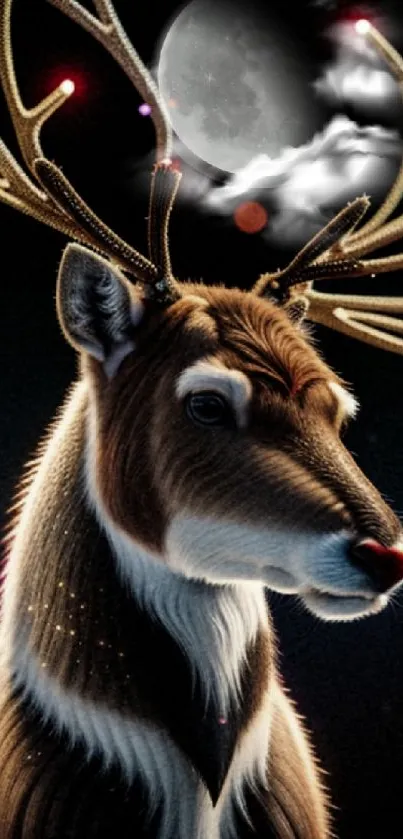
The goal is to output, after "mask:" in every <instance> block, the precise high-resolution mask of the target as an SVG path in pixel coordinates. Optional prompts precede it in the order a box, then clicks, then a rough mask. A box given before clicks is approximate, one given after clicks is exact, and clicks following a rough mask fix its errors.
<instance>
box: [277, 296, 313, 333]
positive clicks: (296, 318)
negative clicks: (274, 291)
mask: <svg viewBox="0 0 403 839" xmlns="http://www.w3.org/2000/svg"><path fill="white" fill-rule="evenodd" d="M281 308H282V310H283V312H285V313H286V315H287V317H288V318H289V319H290V321H291V323H293V324H294V326H299V324H300V323H302V321H303V320H304V319H305V317H306V315H307V312H308V309H309V300H308V298H307V297H303V296H302V295H295V296H294V297H290V299H289V300H287V301H286V302H285V303H284V304H283V306H282V307H281Z"/></svg>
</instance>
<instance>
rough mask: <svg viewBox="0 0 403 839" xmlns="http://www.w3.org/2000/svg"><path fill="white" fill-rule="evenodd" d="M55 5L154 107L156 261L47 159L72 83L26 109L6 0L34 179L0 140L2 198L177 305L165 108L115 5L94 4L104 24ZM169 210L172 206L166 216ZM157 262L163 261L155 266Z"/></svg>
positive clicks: (2, 34)
mask: <svg viewBox="0 0 403 839" xmlns="http://www.w3.org/2000/svg"><path fill="white" fill-rule="evenodd" d="M49 2H50V3H51V4H52V5H53V6H55V7H57V8H59V9H60V10H61V11H63V12H65V13H66V14H67V15H69V17H71V18H72V20H74V21H76V22H77V23H79V24H80V25H81V26H83V27H84V28H85V29H86V30H87V31H88V32H89V33H90V34H92V35H93V36H94V37H95V38H97V40H98V41H100V42H101V44H102V45H103V46H104V47H105V49H107V50H108V52H109V53H110V54H111V55H112V56H113V57H114V58H115V59H116V61H117V62H118V63H119V64H120V66H121V67H122V68H123V70H124V71H125V73H126V74H127V75H128V77H129V78H130V80H131V81H132V82H133V84H134V86H135V87H136V89H137V90H138V92H139V93H140V95H141V96H143V97H144V98H145V99H147V102H148V104H150V105H151V113H152V118H153V122H154V126H155V130H156V137H157V153H156V156H157V164H156V167H155V169H154V172H153V176H152V177H153V183H152V190H151V193H152V196H153V198H152V200H151V204H150V219H151V221H150V230H149V240H150V242H152V246H150V259H147V258H146V257H145V256H143V255H142V254H140V253H139V252H138V251H136V250H135V249H134V248H132V247H131V245H129V244H128V243H127V242H125V241H124V240H123V239H121V238H120V237H119V236H118V235H117V234H116V233H114V232H113V230H112V229H111V228H110V227H108V226H107V225H105V224H104V223H103V222H102V221H101V220H100V219H99V218H98V216H96V214H95V213H94V212H93V211H92V210H90V208H89V207H88V206H87V204H86V203H85V202H84V201H83V200H82V198H80V196H79V195H78V194H77V192H76V191H75V190H74V188H73V187H72V185H71V184H70V183H69V181H68V180H67V178H66V177H65V176H64V175H63V174H62V172H61V171H60V169H59V168H58V167H57V166H56V165H55V164H54V163H51V162H50V161H48V160H47V159H46V158H45V157H44V155H43V151H42V148H41V143H40V132H41V128H42V126H43V124H44V122H45V121H46V120H47V119H48V118H49V117H50V116H51V115H52V114H53V113H54V112H55V111H56V110H57V109H58V108H59V107H61V105H63V103H64V102H65V101H66V99H67V97H68V96H69V95H71V93H72V86H71V83H68V82H63V83H62V84H61V85H60V86H59V87H58V88H57V89H56V90H55V91H54V92H53V93H51V94H50V96H47V97H46V98H45V99H44V100H43V101H42V102H40V103H39V105H36V106H35V107H34V108H31V109H27V108H25V106H24V105H23V103H22V100H21V97H20V94H19V90H18V85H17V81H16V76H15V70H14V62H13V54H12V45H11V9H12V0H0V80H1V83H2V86H3V90H4V93H5V97H6V101H7V105H8V109H9V112H10V115H11V119H12V122H13V126H14V130H15V133H16V137H17V140H18V144H19V147H20V149H21V153H22V156H23V159H24V162H25V164H26V166H27V168H28V169H29V171H30V173H31V174H32V175H33V177H34V179H31V178H30V177H29V176H28V175H27V174H26V173H25V172H24V170H23V169H22V167H21V166H20V165H19V164H18V163H17V161H16V160H15V158H14V157H13V155H12V154H11V152H10V151H9V150H8V149H7V148H6V146H5V145H4V143H3V142H2V141H1V140H0V200H2V201H4V202H5V203H7V204H9V205H11V206H13V207H15V208H16V209H18V210H20V211H22V212H24V213H26V214H28V215H30V216H33V217H34V218H36V219H38V220H39V221H42V222H44V223H46V224H48V225H50V226H51V227H54V228H55V229H56V230H59V231H61V232H62V233H65V234H66V235H67V236H68V237H69V238H72V239H76V240H78V241H79V242H81V243H83V244H85V245H89V246H90V247H91V248H94V249H95V250H99V251H100V252H101V253H102V254H104V255H105V256H108V257H112V258H113V260H114V261H115V262H116V263H117V264H118V265H119V266H120V267H121V268H122V269H123V270H125V271H127V272H129V273H130V274H132V275H134V276H135V277H136V278H137V279H138V280H140V281H141V282H142V283H143V284H144V285H145V287H146V288H147V293H148V295H149V297H151V298H153V299H154V300H155V301H157V302H160V303H167V302H172V300H174V299H177V298H178V297H179V296H180V292H179V289H178V286H177V284H176V283H175V281H174V279H173V277H172V273H171V271H170V261H169V252H168V240H167V228H168V221H169V215H170V212H171V208H172V204H173V200H174V197H175V193H176V191H177V188H178V184H179V180H180V173H179V172H176V171H175V170H174V169H172V168H171V162H170V160H169V155H170V153H171V146H172V143H171V130H170V126H169V121H168V119H167V117H166V114H165V106H164V104H163V102H162V100H161V98H160V96H159V94H158V90H157V88H156V86H155V84H154V82H153V80H152V78H151V76H150V74H149V73H148V71H147V69H146V68H145V66H144V65H143V63H142V61H141V59H140V58H139V56H138V55H137V53H136V51H135V50H134V48H133V46H132V44H131V43H130V41H129V39H128V38H127V36H126V33H125V32H124V30H123V28H122V26H121V24H120V22H119V20H118V18H117V16H116V13H115V10H114V9H113V6H112V4H111V3H110V2H109V0H94V4H95V7H96V10H97V12H98V14H99V19H98V18H96V17H95V16H94V15H92V14H91V13H90V12H88V11H87V10H86V9H84V8H83V7H82V6H80V4H79V3H77V2H75V0H49ZM168 171H169V172H170V175H169V176H168V174H167V173H168ZM167 193H168V194H167ZM154 203H156V204H157V205H158V208H159V209H158V210H155V209H154ZM161 206H163V207H164V208H165V215H164V216H162V213H161ZM154 220H158V223H159V224H160V225H161V228H162V229H163V231H164V235H163V236H162V238H161V235H160V233H159V231H157V230H155V228H154ZM154 241H155V242H156V243H157V244H154ZM154 257H155V259H156V262H154V261H153V258H154Z"/></svg>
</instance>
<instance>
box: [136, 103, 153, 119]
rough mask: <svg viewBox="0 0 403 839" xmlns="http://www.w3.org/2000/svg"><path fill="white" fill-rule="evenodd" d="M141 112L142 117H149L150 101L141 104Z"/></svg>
mask: <svg viewBox="0 0 403 839" xmlns="http://www.w3.org/2000/svg"><path fill="white" fill-rule="evenodd" d="M139 114H141V116H142V117H149V116H150V114H151V105H149V104H148V102H143V103H142V104H141V105H139Z"/></svg>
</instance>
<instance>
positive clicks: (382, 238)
mask: <svg viewBox="0 0 403 839" xmlns="http://www.w3.org/2000/svg"><path fill="white" fill-rule="evenodd" d="M364 30H365V34H367V35H368V36H369V37H370V39H371V40H372V43H373V44H374V46H375V47H376V48H377V49H378V50H379V51H380V52H381V53H382V55H383V56H384V58H385V60H386V61H387V63H388V64H389V66H390V68H391V69H392V72H393V73H394V74H395V75H396V77H397V80H398V82H399V86H400V90H401V92H402V94H403V58H402V57H401V56H400V55H399V54H398V52H397V51H396V50H395V49H394V48H393V47H392V46H391V44H389V42H388V41H387V40H386V39H385V38H384V37H383V36H382V35H381V34H380V33H379V32H378V31H377V30H376V29H375V28H374V27H373V26H372V25H371V24H370V23H369V22H365V25H364V27H361V31H362V32H363V33H364ZM402 194H403V163H402V164H401V167H400V170H399V173H398V175H397V178H396V180H395V182H394V184H393V186H392V188H391V189H390V191H389V193H388V195H387V197H386V199H385V201H384V202H383V204H382V206H381V207H380V208H379V210H378V211H377V212H376V213H375V214H374V215H373V217H372V218H371V219H370V220H369V221H368V222H367V224H365V225H364V226H363V227H361V228H360V229H359V230H357V231H356V232H353V230H354V228H355V227H356V225H357V223H358V221H359V220H360V218H361V217H362V216H363V215H364V213H365V212H366V209H367V207H368V205H369V201H368V199H365V203H364V199H358V201H359V202H360V203H358V204H357V202H352V204H350V205H348V206H347V207H345V208H344V209H343V210H341V212H340V213H338V214H337V215H336V216H335V218H334V219H332V221H331V222H329V224H328V225H326V227H324V228H323V230H320V231H319V233H317V234H316V236H314V237H313V239H312V240H311V241H310V242H309V243H308V244H307V245H306V246H305V247H304V248H302V250H301V251H300V252H299V253H298V254H297V255H296V256H295V257H294V259H293V260H292V261H291V262H290V264H289V265H288V266H287V268H285V269H284V270H282V271H278V272H277V273H274V274H263V275H262V276H261V277H260V279H259V280H258V282H257V283H256V285H255V286H254V289H253V290H254V291H255V292H257V293H258V294H260V295H264V294H269V295H270V296H273V297H275V298H277V300H278V301H279V302H284V301H285V300H287V299H289V298H293V301H295V300H296V299H300V301H301V303H303V301H304V299H305V304H306V303H308V304H309V308H308V317H309V319H310V320H312V321H314V322H316V323H320V324H323V325H324V326H328V327H330V328H331V329H335V330H337V331H339V332H343V333H344V334H346V335H349V336H350V337H354V338H358V339H359V340H361V341H364V342H365V343H368V344H372V345H373V346H376V347H378V348H381V349H386V350H389V351H391V352H395V353H399V354H403V337H401V336H403V320H401V319H400V318H396V317H393V316H391V314H389V313H393V314H403V298H401V297H400V298H396V297H394V298H387V297H379V296H377V297H374V296H371V295H369V296H364V295H345V294H324V293H321V292H318V291H316V290H314V289H312V283H313V282H315V281H317V280H324V279H333V278H335V277H345V278H347V277H363V276H368V275H371V276H375V275H376V274H378V273H385V272H390V271H396V270H398V269H400V268H403V253H400V254H394V255H392V256H387V257H382V258H375V259H361V257H362V256H364V254H367V253H371V252H372V251H374V250H377V249H378V248H380V247H384V246H385V245H387V244H390V243H391V242H394V241H396V240H397V239H399V238H401V237H402V236H403V215H401V216H399V217H398V218H396V219H393V220H392V221H389V222H388V223H387V224H384V223H383V222H384V221H385V220H386V219H387V218H388V217H389V216H390V215H391V213H392V212H393V210H394V209H395V207H396V206H397V205H398V203H399V201H400V200H401V197H402ZM355 212H356V215H357V217H355ZM304 308H305V311H306V305H305V307H302V308H301V311H303V309H304Z"/></svg>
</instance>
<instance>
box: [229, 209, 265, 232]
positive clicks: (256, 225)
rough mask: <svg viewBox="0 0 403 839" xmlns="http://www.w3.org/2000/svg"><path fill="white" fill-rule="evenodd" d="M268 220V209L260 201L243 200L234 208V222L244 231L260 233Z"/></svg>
mask: <svg viewBox="0 0 403 839" xmlns="http://www.w3.org/2000/svg"><path fill="white" fill-rule="evenodd" d="M267 221H268V215H267V211H266V210H265V208H264V207H263V206H262V204H259V202H258V201H243V202H242V204H239V205H238V207H237V208H236V209H235V210H234V222H235V224H236V226H237V227H238V229H239V230H242V232H243V233H259V232H260V231H261V230H263V228H264V227H266V224H267Z"/></svg>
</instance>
